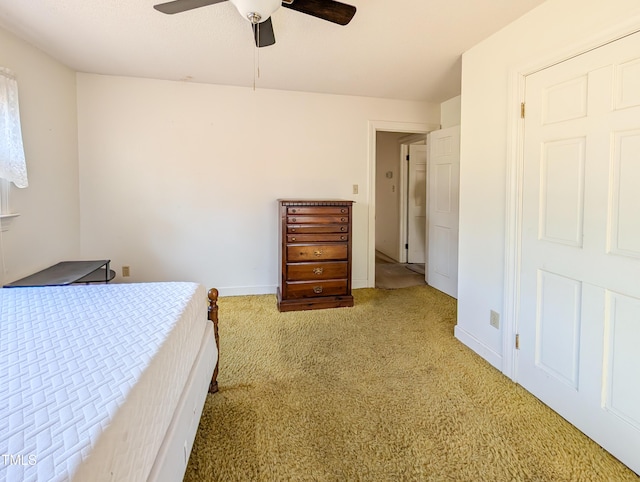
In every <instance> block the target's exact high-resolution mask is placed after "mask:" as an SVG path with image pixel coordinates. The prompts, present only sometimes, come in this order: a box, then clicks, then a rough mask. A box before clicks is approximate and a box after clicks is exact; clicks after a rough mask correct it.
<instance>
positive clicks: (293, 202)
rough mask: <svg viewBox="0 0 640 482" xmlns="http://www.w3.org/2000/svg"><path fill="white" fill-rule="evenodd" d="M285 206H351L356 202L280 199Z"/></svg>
mask: <svg viewBox="0 0 640 482" xmlns="http://www.w3.org/2000/svg"><path fill="white" fill-rule="evenodd" d="M278 201H279V202H280V203H281V204H282V205H283V206H350V205H352V204H353V203H354V202H355V201H347V200H344V199H334V200H327V199H322V200H315V199H278Z"/></svg>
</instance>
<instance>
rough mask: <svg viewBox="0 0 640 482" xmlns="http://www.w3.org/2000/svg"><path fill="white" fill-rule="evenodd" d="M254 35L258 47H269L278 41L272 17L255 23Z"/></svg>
mask: <svg viewBox="0 0 640 482" xmlns="http://www.w3.org/2000/svg"><path fill="white" fill-rule="evenodd" d="M253 36H254V37H255V39H256V45H257V46H258V47H268V46H269V45H273V44H274V43H276V36H275V34H274V33H273V24H272V23H271V17H269V18H268V19H266V20H265V21H264V22H261V23H254V24H253Z"/></svg>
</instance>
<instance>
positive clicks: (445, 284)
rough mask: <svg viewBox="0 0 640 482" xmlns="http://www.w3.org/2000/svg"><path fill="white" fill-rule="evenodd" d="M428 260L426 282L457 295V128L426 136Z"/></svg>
mask: <svg viewBox="0 0 640 482" xmlns="http://www.w3.org/2000/svg"><path fill="white" fill-rule="evenodd" d="M429 146H430V147H429V187H428V193H429V223H428V224H429V236H428V237H429V250H428V252H429V259H428V261H429V262H428V267H427V268H428V269H427V270H426V281H427V283H428V284H429V285H431V286H433V287H434V288H436V289H439V290H440V291H443V292H444V293H446V294H448V295H449V296H453V297H454V298H456V297H457V296H458V218H459V207H458V206H459V197H458V193H459V186H460V127H459V126H457V127H450V128H448V129H442V130H439V131H434V132H431V133H430V134H429Z"/></svg>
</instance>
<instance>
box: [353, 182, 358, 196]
mask: <svg viewBox="0 0 640 482" xmlns="http://www.w3.org/2000/svg"><path fill="white" fill-rule="evenodd" d="M353 194H358V185H357V184H354V185H353Z"/></svg>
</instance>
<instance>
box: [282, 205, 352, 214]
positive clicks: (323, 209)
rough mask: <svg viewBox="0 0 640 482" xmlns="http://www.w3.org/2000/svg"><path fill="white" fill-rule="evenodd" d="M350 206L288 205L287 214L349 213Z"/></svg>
mask: <svg viewBox="0 0 640 482" xmlns="http://www.w3.org/2000/svg"><path fill="white" fill-rule="evenodd" d="M348 213H349V208H348V207H346V206H295V207H292V206H290V207H288V208H287V214H288V215H291V214H318V215H328V216H330V215H334V214H338V215H339V214H348Z"/></svg>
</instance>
